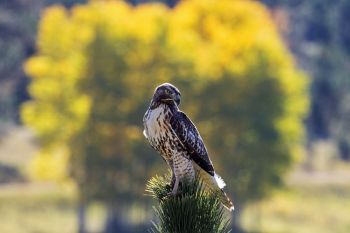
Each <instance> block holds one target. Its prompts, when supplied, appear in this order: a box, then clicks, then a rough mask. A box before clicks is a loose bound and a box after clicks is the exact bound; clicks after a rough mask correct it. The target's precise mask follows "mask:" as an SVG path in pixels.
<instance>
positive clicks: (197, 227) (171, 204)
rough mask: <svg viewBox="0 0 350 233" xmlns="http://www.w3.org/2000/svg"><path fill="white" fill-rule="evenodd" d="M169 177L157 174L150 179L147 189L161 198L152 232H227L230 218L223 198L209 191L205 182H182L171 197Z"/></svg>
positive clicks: (197, 180)
mask: <svg viewBox="0 0 350 233" xmlns="http://www.w3.org/2000/svg"><path fill="white" fill-rule="evenodd" d="M169 181H170V178H169V177H168V176H164V177H163V176H155V177H153V178H152V179H151V180H149V181H148V183H147V186H146V191H147V192H148V193H149V194H150V195H151V196H153V197H154V198H155V199H157V201H158V206H156V207H154V210H155V212H156V215H157V217H158V221H157V223H155V222H153V227H152V228H151V229H150V232H152V233H227V232H230V230H229V223H230V221H229V219H227V218H226V217H225V216H224V212H225V210H224V208H223V207H222V205H221V202H220V198H219V197H218V196H217V195H216V194H214V193H211V192H208V191H205V189H204V187H203V183H202V181H201V180H200V179H199V178H197V179H195V181H194V182H185V183H183V184H182V185H181V187H180V189H179V193H178V195H177V196H171V195H170V194H169V193H170V192H171V187H170V185H169Z"/></svg>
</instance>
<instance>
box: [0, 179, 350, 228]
mask: <svg viewBox="0 0 350 233" xmlns="http://www.w3.org/2000/svg"><path fill="white" fill-rule="evenodd" d="M44 187H45V186H43V187H40V188H39V189H41V190H42V191H41V192H40V193H38V192H31V191H28V190H27V191H25V192H24V191H23V190H22V191H21V189H22V188H19V187H16V186H15V187H7V188H6V189H4V188H0V216H1V224H0V232H6V233H7V232H8V233H22V232H23V233H40V232H43V233H51V232H52V233H55V232H57V233H58V232H60V233H62V232H65V233H70V232H76V229H77V228H76V221H77V220H76V215H75V205H74V201H73V198H72V197H71V196H69V195H67V194H64V193H62V192H58V191H57V189H55V188H50V186H49V188H45V189H46V190H44V189H43V188H44ZM29 189H30V188H29ZM55 190H56V191H55ZM103 214H104V213H103V210H101V208H99V207H93V208H91V210H90V216H89V223H88V224H89V228H90V229H92V231H93V232H98V231H99V230H98V229H102V227H103V225H102V224H103ZM243 226H244V228H245V229H247V230H248V231H249V232H265V233H277V232H278V233H313V232H315V233H316V232H317V233H348V232H349V230H350V185H349V186H343V185H342V186H340V185H335V186H332V185H326V186H319V185H318V186H293V187H289V188H287V189H285V190H283V191H279V192H277V193H275V194H274V195H273V196H272V197H271V198H269V199H267V200H265V201H263V202H260V203H256V204H252V205H250V206H249V207H248V208H247V210H246V212H245V213H244V215H243Z"/></svg>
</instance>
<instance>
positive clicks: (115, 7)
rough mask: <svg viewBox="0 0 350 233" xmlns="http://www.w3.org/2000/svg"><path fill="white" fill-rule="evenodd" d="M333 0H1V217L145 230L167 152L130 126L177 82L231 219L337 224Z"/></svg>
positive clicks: (36, 227)
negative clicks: (230, 206) (152, 186)
mask: <svg viewBox="0 0 350 233" xmlns="http://www.w3.org/2000/svg"><path fill="white" fill-rule="evenodd" d="M349 12H350V2H349V1H347V0H336V1H335V0H333V1H325V0H298V1H295V0H264V1H248V0H220V1H215V0H183V1H176V0H167V1H166V0H164V1H146V0H143V1H141V0H132V1H131V0H130V1H103V0H100V1H99V0H95V1H93V0H91V1H85V0H2V1H1V2H0V216H1V224H0V232H6V233H7V232H9V233H12V232H13V233H17V232H33V233H34V232H48V233H51V232H53V233H54V232H68V233H69V232H120V233H128V232H146V231H147V229H148V228H149V227H150V225H151V220H155V217H154V212H153V210H152V205H155V204H156V202H155V201H154V200H153V199H152V198H151V197H149V196H146V195H145V191H144V189H145V184H146V182H147V180H149V179H150V178H151V177H152V176H154V175H156V174H163V173H166V172H167V168H166V164H165V163H164V161H163V160H162V159H161V158H160V156H158V155H157V154H156V152H154V151H153V150H152V149H151V148H150V146H149V145H148V143H147V141H146V140H145V139H144V137H143V135H142V130H143V126H142V117H143V114H144V112H145V111H146V109H147V108H148V104H149V101H150V99H151V96H152V93H153V90H154V88H155V87H156V86H157V85H159V84H160V83H162V82H171V83H173V84H175V85H176V86H177V87H178V88H179V89H180V90H181V92H182V103H181V105H180V107H181V109H182V110H184V111H185V112H186V113H187V114H188V115H189V116H190V118H191V119H192V120H193V121H194V122H195V124H196V125H197V127H198V129H199V131H200V132H201V134H202V137H203V138H204V141H205V143H206V145H207V148H208V150H209V153H210V156H211V158H212V160H213V163H214V165H215V167H216V169H217V170H218V173H219V174H221V175H222V177H223V178H224V179H225V181H226V183H227V192H228V193H229V194H230V196H231V197H232V199H233V200H234V202H235V206H236V210H235V212H234V213H233V215H232V216H229V217H231V218H232V228H233V232H268V233H270V232H272V233H273V232H286V233H287V232H291V233H295V232H297V233H304V232H305V233H312V232H318V233H328V232H332V233H342V232H343V233H347V232H349V231H350V218H349V214H350V163H349V162H350V118H349V116H350V92H349V90H350V77H349V73H350V24H349V22H350V15H349Z"/></svg>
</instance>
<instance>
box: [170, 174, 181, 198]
mask: <svg viewBox="0 0 350 233" xmlns="http://www.w3.org/2000/svg"><path fill="white" fill-rule="evenodd" d="M179 182H180V179H179V178H177V177H175V184H174V187H173V191H171V195H173V196H175V195H176V194H177V189H178V188H179Z"/></svg>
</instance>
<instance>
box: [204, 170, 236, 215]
mask: <svg viewBox="0 0 350 233" xmlns="http://www.w3.org/2000/svg"><path fill="white" fill-rule="evenodd" d="M197 171H198V174H199V176H200V177H201V178H202V180H203V181H204V184H205V186H206V187H207V188H208V189H209V190H211V192H213V193H216V194H217V195H218V197H219V198H220V200H221V203H222V205H223V206H225V207H226V208H227V209H228V210H229V211H233V210H234V207H233V203H232V201H231V200H230V199H229V198H228V196H227V195H226V193H225V192H224V190H223V188H224V187H225V185H226V184H225V182H224V180H223V179H222V178H221V177H220V176H219V175H218V174H216V173H215V174H214V176H211V175H210V174H208V173H207V172H205V171H203V170H202V169H198V170H197Z"/></svg>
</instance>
